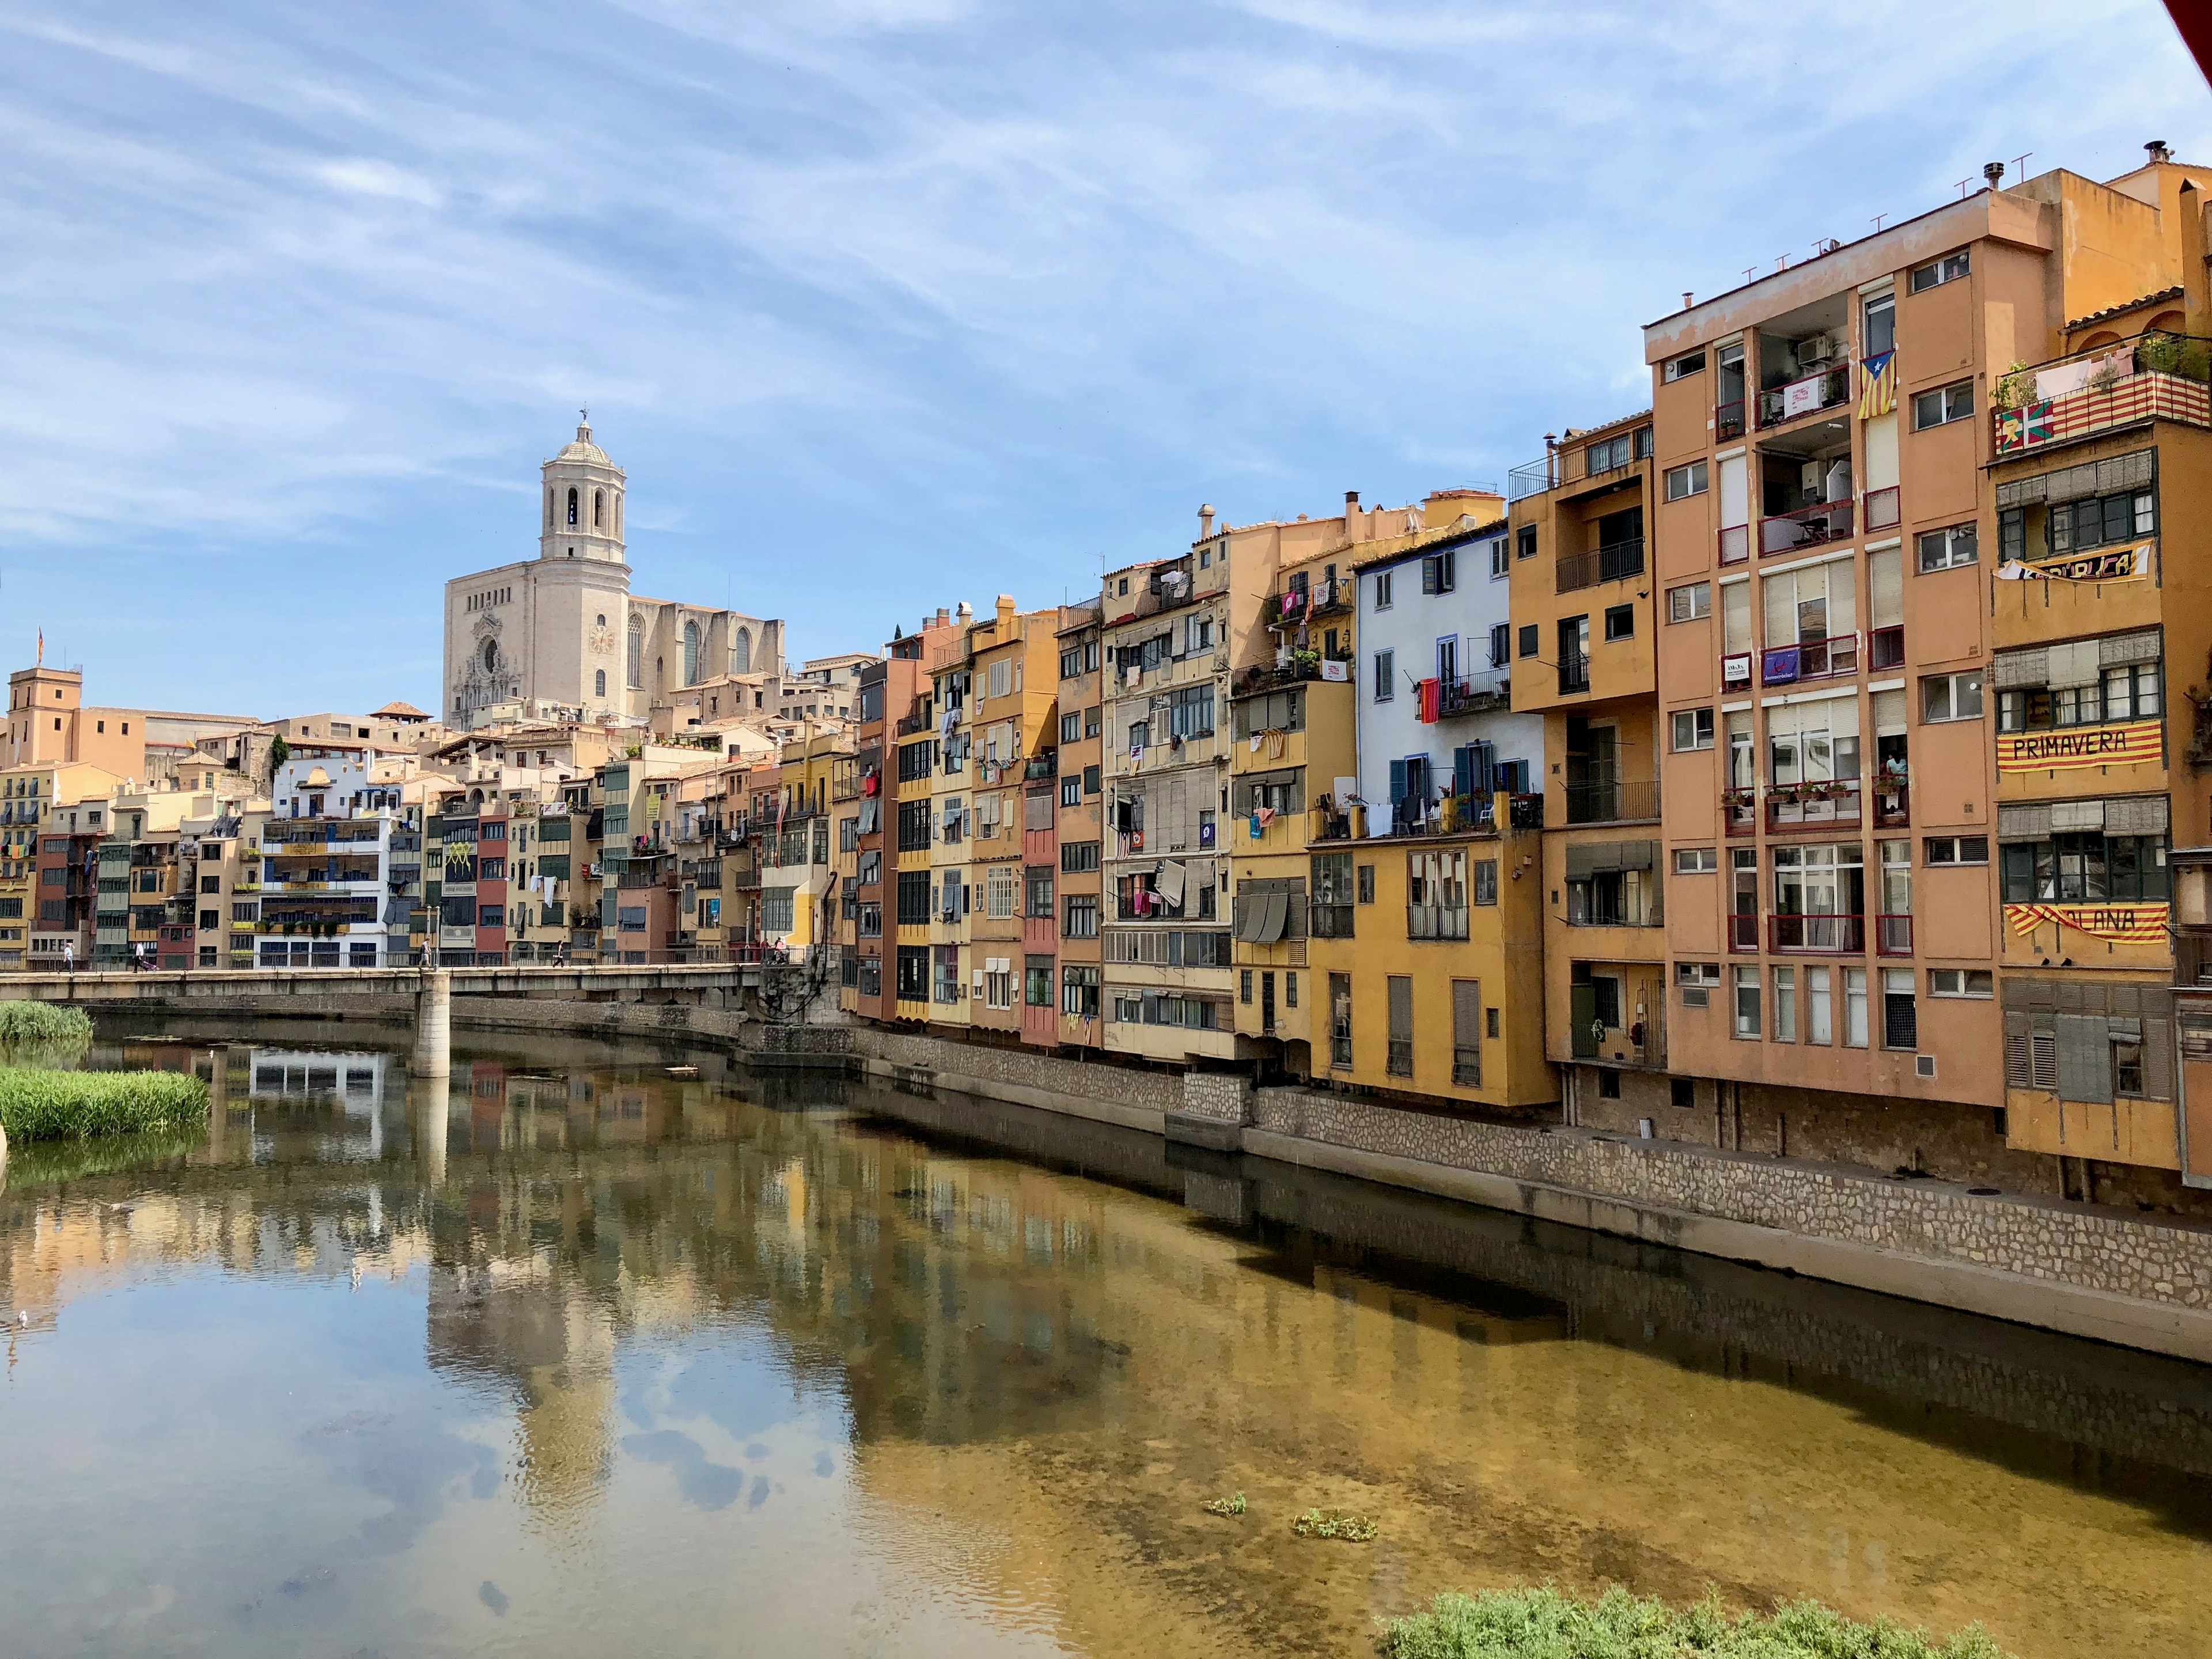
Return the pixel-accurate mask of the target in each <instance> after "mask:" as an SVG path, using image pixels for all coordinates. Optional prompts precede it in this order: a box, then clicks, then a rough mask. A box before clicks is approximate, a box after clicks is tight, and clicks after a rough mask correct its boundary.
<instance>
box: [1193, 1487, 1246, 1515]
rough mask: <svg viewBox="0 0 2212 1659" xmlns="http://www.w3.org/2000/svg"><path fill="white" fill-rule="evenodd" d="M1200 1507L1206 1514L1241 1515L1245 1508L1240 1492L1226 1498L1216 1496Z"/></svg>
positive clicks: (1242, 1495)
mask: <svg viewBox="0 0 2212 1659" xmlns="http://www.w3.org/2000/svg"><path fill="white" fill-rule="evenodd" d="M1200 1508H1202V1509H1204V1510H1205V1511H1206V1513H1207V1514H1208V1515H1242V1514H1243V1513H1244V1509H1245V1504H1244V1494H1243V1492H1237V1493H1234V1494H1232V1495H1231V1496H1230V1497H1227V1498H1214V1499H1213V1500H1212V1502H1210V1503H1207V1504H1201V1505H1200Z"/></svg>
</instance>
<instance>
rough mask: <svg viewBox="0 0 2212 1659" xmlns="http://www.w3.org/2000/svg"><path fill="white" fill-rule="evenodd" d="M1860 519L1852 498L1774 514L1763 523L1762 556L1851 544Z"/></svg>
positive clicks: (1760, 545) (1761, 533) (1760, 539)
mask: <svg viewBox="0 0 2212 1659" xmlns="http://www.w3.org/2000/svg"><path fill="white" fill-rule="evenodd" d="M1856 521H1857V503H1855V502H1854V501H1852V500H1851V499H1850V496H1848V495H1846V496H1845V497H1844V499H1843V500H1841V501H1814V502H1813V503H1812V504H1811V505H1810V506H1808V507H1793V508H1791V509H1790V511H1789V512H1787V513H1772V514H1770V515H1769V516H1767V517H1765V518H1763V519H1761V520H1759V556H1760V557H1761V558H1766V557H1769V556H1772V555H1774V554H1777V553H1795V552H1798V551H1800V550H1802V549H1805V548H1808V547H1820V546H1823V545H1825V544H1827V543H1829V542H1843V541H1849V540H1850V538H1851V536H1852V535H1853V533H1854V531H1853V526H1854V524H1855V522H1856Z"/></svg>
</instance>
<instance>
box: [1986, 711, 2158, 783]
mask: <svg viewBox="0 0 2212 1659" xmlns="http://www.w3.org/2000/svg"><path fill="white" fill-rule="evenodd" d="M2163 732H2164V728H2163V727H2161V726H2160V724H2159V723H2158V722H2157V721H2156V720H2129V721H2127V722H2125V723H2124V724H2123V725H2118V726H2077V727H2075V728H2073V729H2071V730H2067V731H2057V732H2004V733H2003V734H2002V735H2001V736H2000V737H1999V738H1997V770H1998V771H2000V772H2083V771H2087V769H2089V768H2091V767H2093V766H2138V765H2142V764H2143V763H2147V762H2148V763H2158V762H2160V761H2162V760H2164V759H2165V757H2166V748H2165V744H2163V742H2162V741H2161V738H2162V736H2163Z"/></svg>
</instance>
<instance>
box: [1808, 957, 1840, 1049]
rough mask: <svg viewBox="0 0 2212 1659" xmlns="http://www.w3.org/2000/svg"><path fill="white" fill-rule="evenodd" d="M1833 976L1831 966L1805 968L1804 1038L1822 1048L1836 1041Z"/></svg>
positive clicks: (1833, 971)
mask: <svg viewBox="0 0 2212 1659" xmlns="http://www.w3.org/2000/svg"><path fill="white" fill-rule="evenodd" d="M1835 977H1836V976H1835V970H1834V969H1831V968H1808V969H1806V970H1805V1024H1806V1032H1805V1040H1806V1041H1807V1042H1816V1043H1818V1044H1820V1047H1822V1048H1831V1047H1832V1046H1834V1043H1835V1041H1836V1010H1835V1002H1834V995H1835V992H1834V986H1835Z"/></svg>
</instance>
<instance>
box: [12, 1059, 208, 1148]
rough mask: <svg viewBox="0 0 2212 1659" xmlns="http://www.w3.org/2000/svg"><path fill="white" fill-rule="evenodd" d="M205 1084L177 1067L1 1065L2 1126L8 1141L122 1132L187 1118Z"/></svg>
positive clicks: (198, 1110)
mask: <svg viewBox="0 0 2212 1659" xmlns="http://www.w3.org/2000/svg"><path fill="white" fill-rule="evenodd" d="M207 1097H208V1091H207V1085H206V1084H204V1083H203V1082H201V1081H200V1080H199V1079H197V1078H196V1077H187V1076H185V1075H184V1074H183V1073H179V1072H50V1071H34V1070H31V1069H29V1068H27V1067H21V1066H10V1067H0V1129H5V1130H6V1131H7V1132H8V1139H9V1140H11V1141H18V1142H20V1141H25V1140H67V1139H74V1138H78V1137H82V1136H84V1135H113V1134H126V1133H131V1132H132V1131H135V1130H142V1129H161V1128H168V1127H173V1126H175V1125H178V1124H182V1123H189V1122H191V1121H194V1120H195V1119H197V1118H200V1117H202V1116H204V1115H205V1114H206V1112H207Z"/></svg>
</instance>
